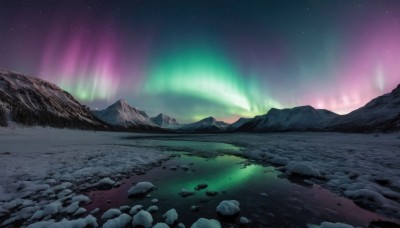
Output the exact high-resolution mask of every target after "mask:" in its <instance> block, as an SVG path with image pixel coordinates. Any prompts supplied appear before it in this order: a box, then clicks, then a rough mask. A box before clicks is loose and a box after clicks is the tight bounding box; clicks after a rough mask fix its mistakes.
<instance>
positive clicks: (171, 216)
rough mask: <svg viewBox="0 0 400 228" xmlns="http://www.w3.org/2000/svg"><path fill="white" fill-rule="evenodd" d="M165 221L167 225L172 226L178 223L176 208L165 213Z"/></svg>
mask: <svg viewBox="0 0 400 228" xmlns="http://www.w3.org/2000/svg"><path fill="white" fill-rule="evenodd" d="M163 218H164V221H165V223H166V224H168V225H170V226H172V225H173V224H174V223H175V222H177V221H178V213H177V212H176V210H175V209H174V208H172V209H170V210H168V211H167V212H165V214H164V215H163Z"/></svg>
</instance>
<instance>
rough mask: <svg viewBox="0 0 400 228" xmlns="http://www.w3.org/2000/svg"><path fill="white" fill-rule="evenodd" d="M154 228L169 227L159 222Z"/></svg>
mask: <svg viewBox="0 0 400 228" xmlns="http://www.w3.org/2000/svg"><path fill="white" fill-rule="evenodd" d="M153 228H169V226H168V225H167V224H165V223H162V222H159V223H157V224H155V225H154V226H153Z"/></svg>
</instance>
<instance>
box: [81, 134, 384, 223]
mask: <svg viewBox="0 0 400 228" xmlns="http://www.w3.org/2000/svg"><path fill="white" fill-rule="evenodd" d="M150 141H151V144H152V145H158V146H163V147H170V149H171V148H179V150H182V149H185V148H186V149H187V150H190V151H191V153H190V155H189V153H182V152H180V153H177V154H178V156H176V157H174V158H172V159H170V160H168V161H167V162H165V163H163V164H162V165H161V166H159V167H155V168H153V169H151V170H149V171H148V172H147V173H146V174H145V175H140V176H132V177H131V178H129V179H126V180H124V183H123V184H122V185H121V186H120V187H119V188H115V189H112V190H106V191H93V192H91V193H89V194H90V195H91V197H92V199H93V202H92V203H91V204H90V205H88V206H87V209H88V210H92V209H94V208H96V207H99V208H101V209H103V211H102V212H103V213H104V211H105V210H107V209H109V208H119V207H120V206H122V205H130V206H133V205H137V204H140V205H143V206H144V208H147V207H149V206H150V205H153V204H152V203H151V200H152V199H154V198H156V199H158V200H159V202H158V203H156V204H155V205H157V206H158V207H159V212H157V213H155V214H154V215H153V217H154V219H155V221H156V222H160V221H162V215H163V214H164V212H165V211H167V210H169V209H171V208H175V209H176V210H177V212H178V214H179V221H180V222H183V223H184V224H185V225H187V226H189V225H190V224H192V223H193V222H194V221H196V220H197V219H198V218H200V217H205V218H214V219H219V220H220V221H221V222H222V224H223V225H224V226H228V225H229V224H236V225H237V224H239V222H238V220H239V218H240V216H245V217H247V218H249V219H250V220H252V227H271V226H273V227H305V226H306V225H307V224H320V223H321V222H322V221H338V222H343V223H348V224H352V225H356V226H363V227H366V226H368V224H369V223H370V222H371V221H372V220H378V219H380V220H388V219H387V218H385V217H383V216H379V215H377V214H375V213H373V212H370V211H367V210H365V209H362V208H360V207H358V206H357V205H356V204H354V203H353V202H352V201H351V200H349V199H346V198H343V197H339V196H336V195H335V194H333V193H330V192H329V191H328V190H325V189H323V188H321V187H320V186H318V185H314V186H312V187H311V186H306V185H299V184H296V183H292V182H291V181H289V180H287V179H284V178H279V176H280V174H281V173H280V172H279V171H277V170H275V168H273V167H271V166H263V165H260V164H251V163H249V162H248V161H247V160H246V159H243V158H240V157H237V156H232V155H221V156H210V152H215V151H227V150H236V151H237V150H240V148H238V147H235V146H233V145H230V144H224V143H215V142H212V143H211V142H189V141H164V140H149V143H150ZM154 141H157V142H154ZM204 151H207V152H208V153H207V155H208V156H205V157H204V156H193V153H196V152H197V153H198V155H204V154H205V153H204ZM211 154H213V153H211ZM214 154H215V153H214ZM171 166H176V167H178V169H177V170H171V169H170V167H171ZM180 166H184V168H186V167H189V169H188V170H186V169H182V168H179V167H180ZM140 181H150V182H152V183H153V184H154V185H156V186H157V189H156V190H155V191H153V192H151V193H150V195H151V196H150V197H145V198H141V199H129V198H128V194H127V191H128V189H129V188H130V187H131V186H132V184H133V183H135V182H140ZM202 183H206V184H208V187H207V188H206V189H204V190H199V191H196V193H195V195H193V196H189V197H186V198H183V197H181V196H180V195H178V193H179V192H180V190H181V189H182V188H185V189H189V190H193V189H194V188H195V187H196V186H197V185H198V184H202ZM206 190H212V191H217V192H218V194H217V195H216V196H213V197H210V196H207V195H206ZM227 199H235V200H238V201H239V202H240V208H241V212H240V215H239V216H238V217H237V218H234V219H233V220H232V219H231V220H229V221H228V220H226V219H224V218H219V217H218V215H217V213H216V210H215V209H216V207H217V205H218V203H219V202H221V201H222V200H227ZM109 200H110V201H111V202H108V203H107V201H109ZM193 205H198V206H200V209H199V211H197V212H193V211H191V210H190V208H191V206H193ZM100 214H102V213H100Z"/></svg>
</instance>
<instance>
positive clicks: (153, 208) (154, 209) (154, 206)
mask: <svg viewBox="0 0 400 228" xmlns="http://www.w3.org/2000/svg"><path fill="white" fill-rule="evenodd" d="M146 211H148V212H150V213H152V214H154V213H156V212H157V211H158V207H157V206H156V205H152V206H150V207H148V208H147V210H146Z"/></svg>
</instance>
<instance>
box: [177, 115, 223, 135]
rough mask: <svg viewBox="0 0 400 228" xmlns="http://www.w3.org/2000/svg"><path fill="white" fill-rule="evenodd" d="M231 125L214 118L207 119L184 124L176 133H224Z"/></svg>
mask: <svg viewBox="0 0 400 228" xmlns="http://www.w3.org/2000/svg"><path fill="white" fill-rule="evenodd" d="M228 126H229V124H227V123H225V122H223V121H217V120H216V119H215V118H213V117H207V118H204V119H202V120H200V121H197V122H194V123H190V124H184V125H181V127H179V128H177V129H176V131H181V132H197V133H200V132H222V131H224V130H225V129H226V128H227V127H228Z"/></svg>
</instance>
